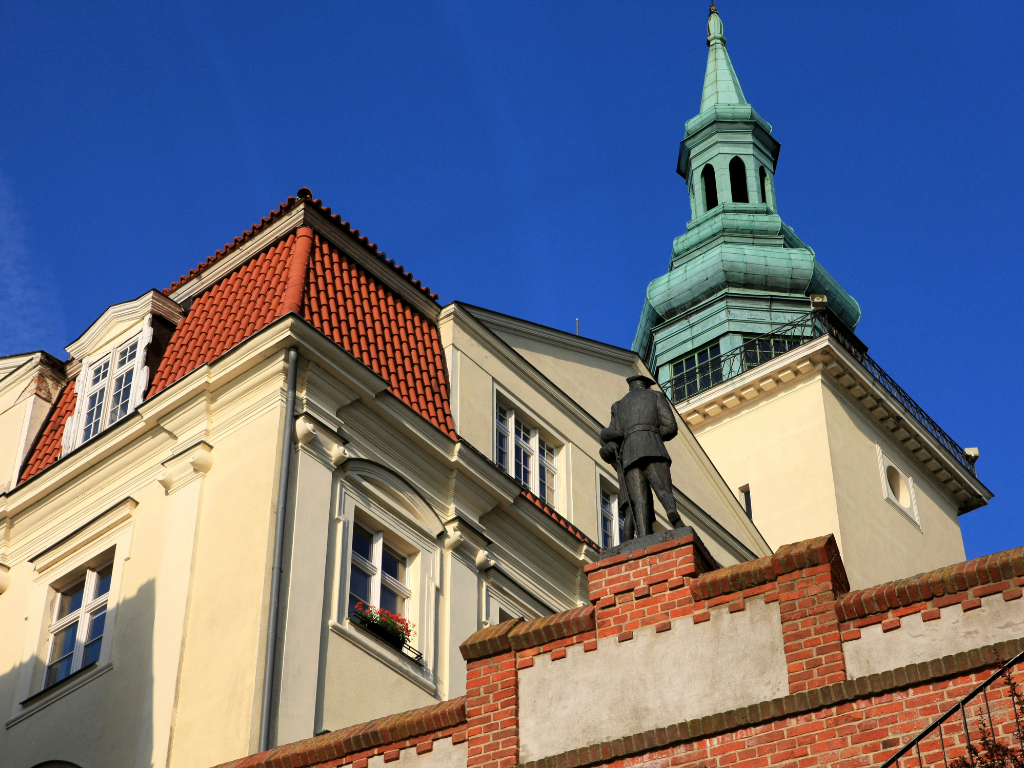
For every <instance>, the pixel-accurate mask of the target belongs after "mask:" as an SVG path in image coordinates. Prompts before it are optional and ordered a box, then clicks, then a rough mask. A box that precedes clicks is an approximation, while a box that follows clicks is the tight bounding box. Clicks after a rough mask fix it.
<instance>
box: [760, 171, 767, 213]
mask: <svg viewBox="0 0 1024 768" xmlns="http://www.w3.org/2000/svg"><path fill="white" fill-rule="evenodd" d="M760 176H761V202H762V203H765V204H766V205H767V203H768V195H767V194H766V193H765V187H766V185H767V182H768V171H766V170H765V169H764V166H763V165H762V166H761V173H760Z"/></svg>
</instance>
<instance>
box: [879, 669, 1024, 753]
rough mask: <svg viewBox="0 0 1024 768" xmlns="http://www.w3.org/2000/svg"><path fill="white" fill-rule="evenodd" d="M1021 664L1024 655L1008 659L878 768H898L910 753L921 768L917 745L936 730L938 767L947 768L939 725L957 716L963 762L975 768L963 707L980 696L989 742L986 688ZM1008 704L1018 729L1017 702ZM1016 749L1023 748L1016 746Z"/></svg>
mask: <svg viewBox="0 0 1024 768" xmlns="http://www.w3.org/2000/svg"><path fill="white" fill-rule="evenodd" d="M1022 660H1024V651H1021V652H1020V653H1018V654H1017V655H1016V656H1014V657H1013V658H1012V659H1010V660H1009V661H1008V662H1006V663H1005V664H1003V666H1001V667H1000V668H999V669H998V670H997V671H996V672H995V673H994V674H993V675H992V676H991V677H990V678H988V680H986V681H985V682H983V683H982V684H981V685H979V686H978V687H977V688H975V689H974V690H973V691H971V692H970V693H968V694H967V695H966V696H964V697H963V698H962V699H960V701H958V702H957V703H956V704H955V705H954V706H953V707H951V708H950V709H949V710H948V711H947V712H946V713H945V714H944V715H942V717H940V718H939V719H938V720H936V721H935V722H934V723H932V724H931V725H929V726H928V727H927V728H925V729H924V730H923V731H921V732H920V733H919V734H917V736H915V737H914V738H912V739H911V740H910V741H909V742H907V743H906V744H905V745H904V746H903V747H902V748H901V749H900V750H899V752H897V753H896V754H895V755H893V756H892V757H890V758H889V759H888V760H886V761H885V762H884V763H883V764H882V768H891V767H892V766H897V768H899V761H900V760H901V759H902V758H903V757H906V756H907V755H908V754H909V753H910V752H911V750H913V751H915V753H916V756H917V768H923V767H924V760H923V758H922V757H921V742H922V741H924V740H925V739H926V738H928V737H929V736H930V735H931V734H932V733H934V732H935V731H936V730H938V732H939V733H938V736H939V744H940V746H941V747H942V764H943V765H944V766H946V768H949V764H950V763H949V757H948V755H947V750H946V738H947V734H945V733H943V730H942V725H943V723H945V722H947V721H949V720H950V719H952V718H954V717H956V715H957V714H958V713H959V715H960V722H961V724H962V727H963V729H964V730H963V732H964V739H965V740H966V746H967V749H966V754H967V759H968V760H969V762H970V764H971V766H974V765H975V760H976V756H977V750H976V749H975V748H974V747H973V745H972V744H971V732H970V730H969V728H968V725H967V710H966V707H967V705H968V704H970V703H971V702H972V701H973V700H974V699H975V698H977V697H978V695H979V694H980V695H981V697H982V699H983V700H984V703H985V709H984V715H985V717H986V718H987V719H988V733H990V734H992V735H993V738H994V736H995V733H996V730H995V727H994V726H993V723H992V708H991V707H990V706H989V703H988V688H989V686H991V685H992V683H994V682H995V681H996V680H998V679H1000V678H1001V677H1004V676H1006V672H1007V670H1009V669H1010V668H1011V667H1014V666H1016V665H1017V664H1019V663H1020V662H1021V661H1022ZM1010 701H1011V703H1012V704H1013V716H1014V720H1015V721H1016V722H1017V723H1018V725H1019V723H1020V718H1021V716H1022V715H1024V713H1022V712H1020V711H1019V710H1018V709H1017V698H1016V696H1013V695H1011V696H1010ZM1019 732H1020V730H1019V727H1018V735H1019ZM1018 746H1021V747H1024V745H1018ZM954 764H955V765H962V764H963V759H962V758H961V759H959V760H956V761H954Z"/></svg>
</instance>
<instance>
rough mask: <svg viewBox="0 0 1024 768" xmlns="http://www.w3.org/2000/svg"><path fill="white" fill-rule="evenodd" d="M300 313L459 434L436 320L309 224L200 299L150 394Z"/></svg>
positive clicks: (434, 421) (397, 391)
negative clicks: (330, 242) (450, 400)
mask: <svg viewBox="0 0 1024 768" xmlns="http://www.w3.org/2000/svg"><path fill="white" fill-rule="evenodd" d="M289 312H295V313H296V314H300V315H301V316H302V317H303V318H304V319H305V320H307V321H308V322H309V323H310V324H312V325H313V326H314V327H315V328H317V330H319V331H320V332H321V333H323V334H324V335H325V336H327V337H328V338H330V339H333V340H334V342H335V343H337V344H339V345H341V346H342V347H343V348H344V349H345V351H347V352H349V353H350V354H352V355H353V356H354V357H356V358H358V359H359V360H360V361H361V362H362V363H363V364H364V365H366V366H367V367H368V368H371V369H372V370H373V371H374V372H375V373H377V374H378V375H380V376H381V377H383V378H384V379H386V380H387V381H388V383H389V384H390V385H391V390H392V392H393V393H394V394H395V395H397V396H398V397H399V398H400V399H401V400H403V401H404V402H405V403H406V404H407V405H408V406H410V407H411V408H412V409H413V410H414V411H416V412H417V413H419V414H420V415H421V416H423V417H424V418H425V419H427V421H429V422H430V423H431V424H433V425H434V426H435V427H437V428H438V429H440V430H441V431H442V432H444V433H445V434H446V435H448V436H449V437H450V438H451V439H453V440H457V439H458V436H457V435H456V434H455V425H454V423H453V422H452V417H451V408H450V406H449V403H448V381H447V370H446V368H445V364H444V358H443V356H442V352H441V339H440V336H439V334H438V331H437V326H435V325H434V324H433V323H432V322H430V321H429V320H428V319H427V318H425V317H423V315H421V314H420V313H419V312H417V311H416V310H415V309H413V308H412V307H410V306H409V305H408V304H407V303H406V302H405V301H404V300H403V299H402V298H401V297H400V296H396V295H395V293H394V292H392V291H391V290H389V289H388V288H387V287H386V286H384V285H382V284H381V283H380V282H378V281H377V279H376V278H374V277H373V276H372V275H370V274H368V273H367V272H366V271H365V270H364V269H362V268H361V267H359V265H358V264H356V263H355V262H353V261H352V260H351V259H350V258H349V257H348V256H346V255H345V254H343V253H340V252H339V251H338V249H337V248H335V247H333V246H331V245H330V244H329V243H327V242H326V241H325V240H322V239H321V238H320V236H319V235H316V234H315V233H314V232H313V230H312V229H309V228H308V227H302V228H300V229H299V230H298V231H297V232H295V233H293V234H291V235H289V236H288V237H287V238H286V239H284V240H282V241H280V242H278V243H277V244H276V245H274V246H273V247H271V248H270V249H268V250H267V251H265V252H264V253H262V254H260V255H259V256H257V257H255V258H254V259H251V260H250V261H248V262H246V263H245V264H243V265H242V266H240V267H239V268H238V269H236V270H235V271H234V272H232V273H231V274H230V275H227V276H226V277H225V278H224V279H223V280H221V281H220V282H218V283H216V284H215V285H214V286H213V287H212V288H210V289H209V290H207V291H205V292H204V293H202V294H200V295H199V296H197V297H196V299H195V302H194V303H193V304H192V307H191V309H190V310H189V313H188V314H187V315H186V316H185V318H184V319H183V320H182V321H181V323H180V324H179V325H178V328H177V329H176V330H175V332H174V335H173V336H172V337H171V341H170V344H168V346H167V351H166V352H165V353H164V357H163V360H162V361H161V363H160V368H159V369H158V370H157V373H156V375H155V376H154V377H153V382H152V384H151V385H150V388H149V393H148V395H147V396H148V397H152V396H153V395H155V394H157V393H158V392H160V391H162V390H163V389H165V388H166V387H168V386H170V385H171V384H173V383H174V382H175V381H178V380H179V379H181V378H182V377H184V376H186V375H188V374H189V373H191V372H192V371H194V370H195V369H196V368H198V367H199V366H201V365H204V364H206V363H209V362H211V361H213V360H215V359H217V358H218V357H220V356H221V355H222V354H224V353H225V352H226V351H227V350H229V349H231V348H232V347H233V346H235V345H236V344H239V343H240V342H242V341H244V340H245V339H247V338H249V337H250V336H252V335H253V334H254V333H256V332H257V331H259V330H261V329H262V328H264V327H266V326H267V325H269V324H270V323H272V322H274V321H275V320H277V319H278V318H280V317H283V316H284V315H286V314H288V313H289Z"/></svg>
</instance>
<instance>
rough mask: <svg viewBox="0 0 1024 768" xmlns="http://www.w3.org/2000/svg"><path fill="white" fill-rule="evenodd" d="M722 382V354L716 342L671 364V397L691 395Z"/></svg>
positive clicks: (675, 398) (676, 400)
mask: <svg viewBox="0 0 1024 768" xmlns="http://www.w3.org/2000/svg"><path fill="white" fill-rule="evenodd" d="M721 382H722V354H721V349H720V347H719V345H718V344H712V345H711V346H709V347H705V348H704V349H702V350H700V351H698V352H694V353H693V354H691V355H687V356H686V357H684V358H683V359H682V360H679V361H677V362H676V363H675V364H673V366H672V399H673V400H674V401H675V402H679V401H680V400H685V399H687V398H689V397H693V396H694V395H696V394H697V393H698V392H702V391H703V390H705V389H710V388H711V387H713V386H715V385H716V384H720V383H721Z"/></svg>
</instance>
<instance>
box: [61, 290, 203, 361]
mask: <svg viewBox="0 0 1024 768" xmlns="http://www.w3.org/2000/svg"><path fill="white" fill-rule="evenodd" d="M151 314H152V315H159V316H160V317H163V318H166V319H167V320H169V321H170V322H172V323H174V324H175V325H177V324H178V322H179V321H180V320H181V318H182V317H183V312H182V309H181V306H179V305H178V303H177V302H175V301H173V300H172V299H169V298H167V297H166V296H164V295H163V294H162V293H160V291H157V290H151V291H149V292H148V293H144V294H142V295H141V296H139V298H137V299H135V300H133V301H126V302H124V303H123V304H114V305H113V306H110V307H107V309H106V310H105V311H104V312H103V314H102V315H100V316H99V317H98V318H97V319H96V321H95V322H94V323H93V324H92V325H90V326H89V328H88V330H87V331H86V332H85V333H83V334H82V335H81V336H79V337H78V338H77V339H75V340H74V341H73V342H71V343H70V344H68V346H66V347H65V350H67V353H68V354H69V355H71V357H72V358H73V359H75V360H84V359H85V358H86V356H87V355H88V354H89V352H91V351H93V349H94V347H95V346H96V344H97V343H99V340H100V339H102V338H103V337H104V336H105V335H106V334H107V333H108V332H109V330H110V328H111V326H113V325H115V324H116V323H124V322H129V323H130V322H133V321H136V322H140V323H141V322H142V321H143V320H144V319H145V318H146V317H147V316H148V315H151Z"/></svg>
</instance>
